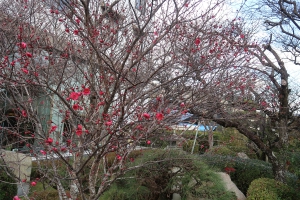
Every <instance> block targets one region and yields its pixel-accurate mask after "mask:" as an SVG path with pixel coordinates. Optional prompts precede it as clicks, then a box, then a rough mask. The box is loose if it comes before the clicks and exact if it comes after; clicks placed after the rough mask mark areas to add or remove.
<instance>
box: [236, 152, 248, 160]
mask: <svg viewBox="0 0 300 200" xmlns="http://www.w3.org/2000/svg"><path fill="white" fill-rule="evenodd" d="M237 156H238V157H239V158H243V159H249V157H248V156H247V154H245V153H243V152H239V153H237Z"/></svg>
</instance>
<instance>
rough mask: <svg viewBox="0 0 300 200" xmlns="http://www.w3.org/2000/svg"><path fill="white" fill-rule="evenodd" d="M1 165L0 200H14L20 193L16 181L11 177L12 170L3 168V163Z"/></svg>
mask: <svg viewBox="0 0 300 200" xmlns="http://www.w3.org/2000/svg"><path fill="white" fill-rule="evenodd" d="M0 165H1V167H0V200H7V199H13V197H14V196H15V195H16V194H17V191H18V187H17V184H16V181H15V180H14V178H12V177H11V176H10V174H12V173H11V172H10V170H9V169H7V168H6V167H2V166H3V163H2V162H0Z"/></svg>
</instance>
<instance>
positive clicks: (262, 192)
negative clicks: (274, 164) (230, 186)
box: [247, 178, 300, 200]
mask: <svg viewBox="0 0 300 200" xmlns="http://www.w3.org/2000/svg"><path fill="white" fill-rule="evenodd" d="M247 199H248V200H259V199H264V200H274V199H277V200H278V199H285V200H294V199H300V194H299V193H297V192H296V190H295V189H294V188H291V187H289V186H287V185H285V184H283V183H281V182H278V181H276V180H274V179H270V178H259V179H255V180H254V181H252V182H251V184H250V186H249V189H248V191H247Z"/></svg>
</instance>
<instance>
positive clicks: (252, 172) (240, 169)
mask: <svg viewBox="0 0 300 200" xmlns="http://www.w3.org/2000/svg"><path fill="white" fill-rule="evenodd" d="M200 160H203V161H204V162H205V163H206V164H208V165H209V166H211V167H213V168H215V169H216V170H219V171H225V172H226V170H225V169H226V168H233V169H235V171H232V172H231V173H230V177H231V180H232V181H233V182H234V183H235V184H236V186H237V187H238V188H239V189H240V190H241V191H242V192H243V193H244V194H246V193H247V190H248V188H249V186H250V184H251V182H252V181H253V180H255V179H258V178H270V179H273V178H274V175H273V172H272V166H271V164H270V163H267V162H265V161H261V160H255V159H242V158H239V157H231V156H219V155H215V156H212V155H201V156H200ZM286 175H287V183H288V185H290V186H291V187H297V186H298V179H297V176H296V175H294V174H292V173H287V174H286Z"/></svg>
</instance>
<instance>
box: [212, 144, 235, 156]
mask: <svg viewBox="0 0 300 200" xmlns="http://www.w3.org/2000/svg"><path fill="white" fill-rule="evenodd" d="M207 154H210V155H221V156H236V155H237V153H236V152H234V151H232V150H230V149H229V148H228V147H226V146H214V147H213V148H211V149H209V150H208V151H207Z"/></svg>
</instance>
